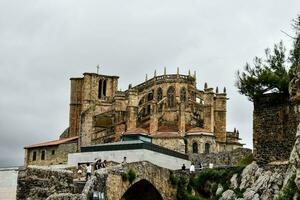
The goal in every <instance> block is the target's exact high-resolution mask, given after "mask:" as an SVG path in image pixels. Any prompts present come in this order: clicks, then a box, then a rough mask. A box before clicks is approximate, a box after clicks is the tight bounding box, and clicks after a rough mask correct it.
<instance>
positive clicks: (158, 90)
mask: <svg viewBox="0 0 300 200" xmlns="http://www.w3.org/2000/svg"><path fill="white" fill-rule="evenodd" d="M162 98H163V91H162V89H161V88H158V89H157V102H160V101H161V100H162Z"/></svg>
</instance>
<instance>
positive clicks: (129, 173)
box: [127, 169, 136, 183]
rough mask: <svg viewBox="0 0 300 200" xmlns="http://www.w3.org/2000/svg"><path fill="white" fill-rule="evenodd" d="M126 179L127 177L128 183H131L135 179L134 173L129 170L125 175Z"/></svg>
mask: <svg viewBox="0 0 300 200" xmlns="http://www.w3.org/2000/svg"><path fill="white" fill-rule="evenodd" d="M127 177H128V181H129V183H132V182H133V181H134V180H135V178H136V173H135V171H133V170H132V169H130V170H129V172H128V173H127Z"/></svg>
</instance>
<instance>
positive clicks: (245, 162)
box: [236, 153, 254, 167]
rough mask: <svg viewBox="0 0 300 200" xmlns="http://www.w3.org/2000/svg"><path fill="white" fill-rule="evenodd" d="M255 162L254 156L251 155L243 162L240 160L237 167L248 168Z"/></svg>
mask: <svg viewBox="0 0 300 200" xmlns="http://www.w3.org/2000/svg"><path fill="white" fill-rule="evenodd" d="M253 161H254V157H253V154H252V153H251V154H249V155H247V156H246V157H244V158H243V159H242V160H240V161H239V162H238V163H237V164H236V166H242V167H246V166H247V165H250V164H251V163H252V162H253Z"/></svg>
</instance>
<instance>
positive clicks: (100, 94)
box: [98, 80, 103, 99]
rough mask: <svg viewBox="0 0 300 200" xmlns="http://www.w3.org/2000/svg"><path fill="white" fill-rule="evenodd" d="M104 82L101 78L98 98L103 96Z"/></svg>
mask: <svg viewBox="0 0 300 200" xmlns="http://www.w3.org/2000/svg"><path fill="white" fill-rule="evenodd" d="M102 83H103V80H99V84H98V98H99V99H101V98H102Z"/></svg>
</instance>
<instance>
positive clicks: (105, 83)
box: [103, 80, 107, 97]
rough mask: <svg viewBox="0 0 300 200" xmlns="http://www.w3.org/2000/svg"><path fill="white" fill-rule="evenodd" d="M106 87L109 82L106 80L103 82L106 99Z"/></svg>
mask: <svg viewBox="0 0 300 200" xmlns="http://www.w3.org/2000/svg"><path fill="white" fill-rule="evenodd" d="M106 85H107V81H106V80H104V81H103V96H105V97H106Z"/></svg>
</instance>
